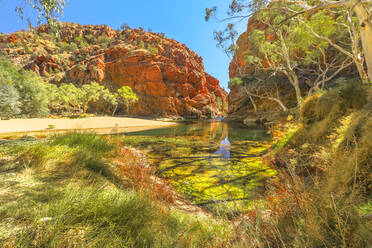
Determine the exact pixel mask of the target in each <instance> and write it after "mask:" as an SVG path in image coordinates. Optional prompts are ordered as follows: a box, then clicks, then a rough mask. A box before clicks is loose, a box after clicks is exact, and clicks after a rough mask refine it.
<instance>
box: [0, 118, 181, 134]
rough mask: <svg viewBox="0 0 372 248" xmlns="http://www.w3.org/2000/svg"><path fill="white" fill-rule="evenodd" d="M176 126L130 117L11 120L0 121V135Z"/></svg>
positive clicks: (104, 131)
mask: <svg viewBox="0 0 372 248" xmlns="http://www.w3.org/2000/svg"><path fill="white" fill-rule="evenodd" d="M171 125H176V123H175V122H166V121H157V120H149V119H141V118H130V117H88V118H82V119H67V118H66V119H51V118H44V119H11V120H0V135H4V134H17V133H23V132H48V131H49V132H50V131H58V132H63V131H69V130H70V131H71V130H84V131H94V132H96V133H100V134H112V133H121V132H135V131H143V130H147V129H152V128H157V127H166V126H171Z"/></svg>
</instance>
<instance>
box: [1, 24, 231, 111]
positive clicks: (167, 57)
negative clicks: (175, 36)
mask: <svg viewBox="0 0 372 248" xmlns="http://www.w3.org/2000/svg"><path fill="white" fill-rule="evenodd" d="M36 32H37V33H38V39H40V38H43V37H46V36H47V34H48V33H49V29H48V27H47V26H41V27H39V28H37V29H36ZM28 33H30V32H28ZM14 35H15V36H16V39H17V37H19V39H22V37H26V36H27V35H20V34H19V33H16V34H14ZM14 35H13V36H14ZM28 35H30V34H28ZM8 39H9V37H3V40H4V42H7V40H8ZM13 39H14V37H13V38H12V40H13ZM33 39H35V37H33ZM24 43H27V41H26V42H24ZM73 43H74V45H72V44H73ZM56 45H57V47H56V46H55V44H50V43H48V42H44V43H42V42H39V47H37V48H34V47H28V49H31V50H35V51H36V49H38V50H39V51H40V50H44V51H47V50H49V52H48V55H45V54H44V53H43V54H40V55H38V56H36V57H30V58H28V57H26V56H21V55H19V54H17V55H15V56H12V57H13V59H14V60H16V59H17V60H20V58H23V59H24V60H25V61H23V62H22V63H21V64H23V65H24V67H25V68H28V69H32V70H34V71H35V72H36V73H38V74H39V75H40V76H43V77H46V79H48V80H49V81H51V82H55V83H57V84H59V83H64V82H65V83H74V84H75V85H82V84H85V83H89V82H91V81H96V82H98V83H100V84H103V85H105V86H106V87H108V88H109V89H112V90H116V89H118V88H120V87H122V86H130V87H131V88H132V89H133V90H134V92H135V93H136V94H137V95H138V97H139V101H138V102H137V103H136V104H134V106H132V107H131V109H130V114H133V115H146V116H162V117H173V116H183V117H191V118H214V117H217V116H221V115H224V106H225V103H226V101H227V93H226V92H225V91H224V90H223V89H222V88H221V87H220V86H219V81H218V80H217V79H215V78H214V77H212V76H211V75H209V74H207V73H206V72H205V71H204V65H203V59H202V58H201V57H200V56H198V55H197V54H196V53H195V52H193V51H191V50H190V49H188V48H187V47H186V46H185V45H183V44H181V43H179V42H177V41H175V40H172V39H167V38H165V37H164V36H163V35H162V34H155V33H152V32H145V31H143V30H138V29H126V30H124V31H116V30H113V29H111V28H110V27H108V26H105V25H103V26H94V25H87V26H82V25H78V24H70V23H64V24H63V25H62V26H61V28H60V41H58V42H56ZM40 46H41V48H40ZM66 47H67V48H66ZM8 54H12V51H10V52H8ZM55 72H58V73H57V74H58V77H57V76H56V75H54V74H53V73H55ZM61 73H62V74H63V76H62V77H61ZM61 78H62V79H61Z"/></svg>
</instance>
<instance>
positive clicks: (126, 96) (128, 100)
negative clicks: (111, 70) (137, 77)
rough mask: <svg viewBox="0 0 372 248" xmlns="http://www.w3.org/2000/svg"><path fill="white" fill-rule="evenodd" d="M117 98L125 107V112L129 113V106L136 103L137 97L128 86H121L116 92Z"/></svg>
mask: <svg viewBox="0 0 372 248" xmlns="http://www.w3.org/2000/svg"><path fill="white" fill-rule="evenodd" d="M117 96H118V98H119V100H120V101H122V102H123V103H124V105H125V108H126V112H127V113H128V112H129V106H130V105H131V104H133V103H135V102H137V101H138V98H137V95H136V94H135V93H134V92H133V90H132V88H131V87H129V86H123V87H121V88H120V89H119V90H118V93H117Z"/></svg>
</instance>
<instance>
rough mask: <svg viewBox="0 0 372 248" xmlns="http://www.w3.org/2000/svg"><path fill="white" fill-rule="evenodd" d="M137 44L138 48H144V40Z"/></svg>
mask: <svg viewBox="0 0 372 248" xmlns="http://www.w3.org/2000/svg"><path fill="white" fill-rule="evenodd" d="M138 46H139V48H140V49H146V45H145V42H143V40H141V41H140V42H139V44H138Z"/></svg>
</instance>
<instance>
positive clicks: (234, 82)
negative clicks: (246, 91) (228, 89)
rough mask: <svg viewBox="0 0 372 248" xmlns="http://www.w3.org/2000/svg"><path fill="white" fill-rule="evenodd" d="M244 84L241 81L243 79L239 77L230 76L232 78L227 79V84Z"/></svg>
mask: <svg viewBox="0 0 372 248" xmlns="http://www.w3.org/2000/svg"><path fill="white" fill-rule="evenodd" d="M243 84H244V82H243V80H242V79H241V78H238V77H234V78H232V79H230V81H229V86H230V85H231V86H235V85H236V86H240V85H243Z"/></svg>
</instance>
